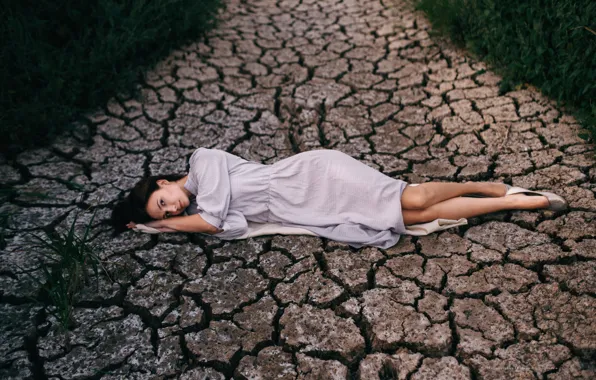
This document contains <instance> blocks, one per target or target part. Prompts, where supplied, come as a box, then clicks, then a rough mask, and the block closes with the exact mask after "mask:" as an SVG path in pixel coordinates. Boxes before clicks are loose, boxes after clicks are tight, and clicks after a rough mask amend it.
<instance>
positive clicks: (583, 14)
mask: <svg viewBox="0 0 596 380" xmlns="http://www.w3.org/2000/svg"><path fill="white" fill-rule="evenodd" d="M418 8H420V9H422V10H424V11H425V12H426V13H427V15H428V17H429V20H430V21H431V22H432V24H433V26H434V28H435V29H436V30H438V31H439V32H443V33H446V34H448V35H449V36H450V37H451V38H452V39H453V40H454V41H455V42H456V43H458V44H459V45H460V46H465V47H466V48H468V49H469V50H471V51H472V52H473V53H475V54H477V55H478V56H479V57H480V58H481V59H484V60H486V61H487V62H489V63H490V64H492V65H493V66H495V68H496V69H497V71H499V72H500V74H502V75H503V79H504V80H503V86H502V87H503V88H504V89H507V88H511V87H513V85H514V84H516V83H526V82H527V83H531V84H533V85H535V86H537V87H539V88H540V89H541V90H542V92H543V93H544V94H546V95H548V96H550V97H551V98H553V99H556V100H557V101H559V102H561V103H562V104H563V105H566V106H568V107H569V109H570V110H571V111H572V112H574V113H575V115H576V116H577V118H578V119H579V120H580V121H581V122H582V123H583V124H584V126H585V127H586V128H587V129H588V130H589V131H590V132H591V134H592V139H593V140H594V141H596V2H595V1H593V0H562V1H555V0H527V1H518V0H419V2H418Z"/></svg>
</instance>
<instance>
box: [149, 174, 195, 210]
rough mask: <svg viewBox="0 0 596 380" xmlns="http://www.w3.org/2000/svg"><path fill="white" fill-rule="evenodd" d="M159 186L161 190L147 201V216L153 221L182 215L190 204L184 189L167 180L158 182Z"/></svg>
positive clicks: (156, 191) (155, 192)
mask: <svg viewBox="0 0 596 380" xmlns="http://www.w3.org/2000/svg"><path fill="white" fill-rule="evenodd" d="M157 184H158V185H159V189H157V190H155V191H154V192H153V194H151V196H150V197H149V200H148V201H147V214H149V216H150V217H152V218H153V219H165V218H167V217H169V216H174V215H180V214H182V212H183V211H184V209H185V208H187V207H188V205H189V204H190V200H189V199H188V195H186V193H185V192H184V190H183V189H182V187H181V186H180V185H179V184H178V183H176V182H168V181H166V180H165V179H160V180H158V181H157Z"/></svg>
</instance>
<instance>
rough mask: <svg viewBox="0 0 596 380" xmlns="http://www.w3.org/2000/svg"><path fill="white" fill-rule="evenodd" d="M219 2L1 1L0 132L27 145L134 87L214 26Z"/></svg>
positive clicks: (6, 138) (6, 141) (10, 141)
mask: <svg viewBox="0 0 596 380" xmlns="http://www.w3.org/2000/svg"><path fill="white" fill-rule="evenodd" d="M220 6H221V0H87V1H75V0H35V1H31V0H24V1H23V0H6V1H3V2H2V4H1V5H0V7H1V8H0V15H1V16H2V23H0V48H1V50H0V54H1V55H0V59H1V62H2V65H3V67H2V70H0V80H1V82H0V112H1V115H0V132H1V133H2V135H3V141H0V146H3V147H4V148H6V147H7V146H8V144H20V145H28V144H30V143H31V142H34V141H38V142H39V141H43V140H45V139H47V138H48V137H51V136H52V135H54V134H55V133H57V132H59V131H60V130H62V129H63V128H64V127H65V126H66V125H67V124H68V123H69V121H70V120H72V119H73V118H75V117H76V116H77V115H78V114H80V113H81V112H83V111H85V110H88V109H90V108H93V107H96V106H98V105H102V104H104V103H105V102H106V100H107V99H108V98H109V97H111V96H113V95H114V94H116V93H118V92H120V91H128V90H130V89H131V88H132V86H133V84H134V83H135V82H137V81H138V79H139V75H140V73H141V72H142V70H143V68H146V67H147V66H148V65H150V64H152V63H154V62H155V61H156V60H157V59H159V58H160V57H163V56H164V54H166V53H167V52H168V51H169V49H170V48H172V47H176V46H177V45H179V44H181V43H183V42H185V41H186V40H188V39H193V38H197V37H198V36H199V35H201V34H202V33H203V32H204V31H205V30H207V29H209V28H210V27H212V26H213V23H214V19H215V16H216V14H217V11H218V9H219V7H220Z"/></svg>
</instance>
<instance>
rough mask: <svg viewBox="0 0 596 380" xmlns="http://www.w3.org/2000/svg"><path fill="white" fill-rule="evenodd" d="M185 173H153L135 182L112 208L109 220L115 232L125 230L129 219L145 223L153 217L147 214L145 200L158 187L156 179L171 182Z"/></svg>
mask: <svg viewBox="0 0 596 380" xmlns="http://www.w3.org/2000/svg"><path fill="white" fill-rule="evenodd" d="M185 175H186V174H167V175H154V176H151V177H146V178H143V179H142V180H140V181H139V182H137V184H136V185H135V186H134V187H133V189H132V190H131V191H130V194H128V196H127V197H126V198H125V199H124V200H122V201H120V202H118V203H117V204H116V205H115V206H114V209H113V210H112V217H111V219H110V222H111V224H112V226H113V227H114V230H115V234H119V233H121V232H124V231H126V230H127V227H126V225H127V224H128V223H129V222H131V221H132V222H135V223H146V222H149V221H151V220H153V218H152V217H150V216H149V214H147V202H148V201H149V197H150V196H151V194H153V192H154V191H155V190H157V189H159V185H158V184H157V181H158V180H160V179H165V180H167V181H170V182H173V181H177V180H179V179H181V178H182V177H184V176H185Z"/></svg>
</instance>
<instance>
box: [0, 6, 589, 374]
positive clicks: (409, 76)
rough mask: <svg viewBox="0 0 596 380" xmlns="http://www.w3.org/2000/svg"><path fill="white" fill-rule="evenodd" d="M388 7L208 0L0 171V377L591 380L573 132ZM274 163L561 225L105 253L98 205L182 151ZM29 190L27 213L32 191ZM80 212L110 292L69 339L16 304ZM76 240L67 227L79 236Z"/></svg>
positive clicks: (45, 317) (404, 10) (549, 109)
mask: <svg viewBox="0 0 596 380" xmlns="http://www.w3.org/2000/svg"><path fill="white" fill-rule="evenodd" d="M429 31H430V26H429V24H428V22H427V20H426V19H425V18H424V17H423V16H422V15H421V14H419V13H416V12H414V11H413V10H412V8H411V7H410V6H409V5H408V3H406V2H402V1H399V0H395V1H379V0H361V1H355V0H352V1H349V0H343V1H339V0H302V1H297V0H288V1H266V0H264V1H252V0H250V1H239V0H229V1H227V9H226V10H225V11H224V12H222V14H221V16H220V23H219V25H218V27H217V29H216V30H214V31H213V32H212V33H211V34H210V35H209V36H208V38H206V39H205V40H204V41H199V42H196V43H193V44H191V45H188V46H185V47H183V48H180V49H179V50H176V51H174V52H172V54H171V56H170V57H168V58H167V59H165V60H164V61H163V62H161V63H160V64H159V65H158V66H157V67H156V68H155V69H153V70H151V71H149V72H148V73H147V74H146V76H145V79H144V81H143V82H142V83H141V84H140V94H139V95H136V96H132V97H129V96H126V95H121V96H118V97H116V98H114V99H113V100H112V101H110V102H109V103H108V104H107V105H106V106H105V108H104V109H101V110H98V111H97V112H94V113H92V114H90V115H88V116H87V117H86V119H85V120H83V121H81V123H80V125H78V126H77V129H76V130H75V131H74V132H71V133H69V134H66V135H64V136H62V137H61V138H60V139H58V140H57V141H56V142H55V143H54V144H53V145H52V146H51V147H48V148H43V149H37V150H31V151H26V152H23V153H21V154H19V155H18V156H17V157H15V158H14V159H10V160H9V159H6V158H0V173H2V175H1V176H0V182H1V183H2V185H3V186H4V187H12V188H14V189H15V190H16V192H15V193H13V194H12V195H11V194H8V193H6V194H4V193H3V194H2V195H0V199H1V202H2V205H1V206H0V207H1V210H2V212H3V213H4V214H5V215H10V217H9V218H8V221H7V229H6V230H5V235H4V239H5V243H6V244H5V247H4V248H3V249H2V251H1V252H0V377H1V378H3V379H23V378H35V379H64V380H68V379H99V378H101V379H181V380H191V379H229V378H237V379H394V378H395V379H413V380H419V379H503V378H515V379H548V380H554V379H572V378H573V379H577V378H583V379H594V378H596V373H595V369H596V360H595V357H596V317H595V316H596V299H595V296H596V261H595V259H596V199H595V198H594V192H595V191H596V165H595V161H594V158H593V153H592V152H593V147H592V146H590V145H587V144H585V142H584V141H583V140H581V139H580V138H579V137H577V136H578V130H579V128H580V127H579V125H578V124H577V122H576V121H575V120H574V119H573V118H572V117H570V116H569V115H566V114H564V113H563V112H562V111H561V110H560V109H558V108H557V107H556V105H555V103H554V102H553V101H551V100H549V99H547V98H545V97H544V96H543V95H541V94H540V93H539V92H537V91H536V90H533V89H531V88H526V89H519V90H516V91H512V92H507V93H501V92H500V91H499V82H500V78H499V77H498V76H497V75H495V74H494V73H492V72H491V71H490V70H488V69H487V68H486V66H485V64H483V63H482V62H478V61H475V60H474V59H472V58H470V57H469V56H467V55H466V53H465V52H462V51H459V50H456V49H454V48H453V47H452V46H450V45H448V44H446V43H445V42H441V41H438V40H435V39H433V38H430V37H429ZM201 146H203V147H210V148H219V149H223V150H226V151H228V152H231V153H234V154H237V155H239V156H241V157H244V158H246V159H250V160H255V161H259V162H263V163H273V162H275V161H277V160H280V159H282V158H285V157H288V156H291V155H293V154H296V153H298V152H302V151H307V150H312V149H337V150H341V151H343V152H345V153H347V154H349V155H351V156H353V157H355V158H357V159H359V160H361V161H363V162H365V163H366V164H368V165H370V166H372V167H374V168H376V169H378V170H380V171H382V172H383V173H385V174H387V175H390V176H393V177H396V178H401V179H404V180H406V181H409V182H415V183H419V182H423V181H430V180H434V181H458V182H462V181H468V180H481V181H498V182H506V183H509V184H513V185H517V186H523V187H527V188H531V189H551V190H553V191H555V192H557V193H560V194H561V195H563V196H564V197H565V198H566V199H567V200H568V201H569V203H570V209H569V210H568V211H566V212H563V213H552V212H549V211H536V212H502V213H496V214H491V215H489V216H486V217H482V218H474V219H470V221H469V222H470V224H469V225H468V226H465V227H460V228H459V229H454V230H450V231H447V232H443V233H439V234H433V235H430V236H425V237H420V238H412V237H403V238H402V239H401V241H400V242H399V243H398V244H397V245H396V246H395V247H393V248H391V249H388V250H379V249H375V248H365V249H361V250H353V249H350V248H349V247H348V246H346V245H344V244H340V243H336V242H332V241H326V240H323V239H318V238H313V237H299V236H298V237H297V236H292V237H284V236H274V237H263V238H256V239H249V240H247V241H236V242H223V241H219V240H218V239H215V238H212V237H208V236H202V235H192V234H169V235H165V234H164V235H160V236H149V235H143V234H134V233H132V232H127V233H125V234H123V235H121V236H120V237H118V238H113V237H112V236H111V230H110V228H109V227H108V226H107V225H106V224H105V221H106V219H107V218H108V216H109V212H110V206H111V205H112V204H113V203H114V202H115V201H116V200H117V198H118V196H119V195H121V194H123V193H124V192H126V191H127V190H129V189H130V188H131V187H132V186H133V184H134V183H135V182H136V181H137V180H138V179H140V178H141V177H142V176H144V175H148V174H153V175H155V174H164V173H170V172H184V171H185V170H186V169H187V160H188V158H189V156H190V155H191V154H192V152H193V151H194V149H196V148H197V147H201ZM39 193H42V194H44V195H45V196H39ZM89 206H95V207H97V209H98V212H97V215H96V218H95V220H94V222H93V224H94V229H93V244H94V245H95V246H96V247H97V250H98V252H99V254H100V256H101V258H102V260H103V261H104V265H105V267H106V270H107V272H108V273H109V278H108V276H107V275H102V278H101V279H100V281H99V283H98V284H95V283H93V284H91V285H90V286H89V287H88V288H86V289H85V290H84V291H83V293H82V295H81V297H80V299H79V300H78V302H77V305H76V307H75V310H74V315H73V319H74V321H75V324H74V326H73V328H72V329H71V330H70V331H68V332H66V333H65V332H62V331H60V329H59V328H58V323H57V321H56V319H55V318H54V317H53V316H52V313H51V310H50V309H49V308H48V307H47V306H46V305H44V304H43V303H42V304H40V303H35V302H32V297H35V296H36V294H37V285H36V282H35V281H36V280H35V279H36V278H40V277H41V274H42V273H41V269H40V265H39V260H40V257H39V255H37V254H36V253H35V252H33V251H31V250H30V249H28V248H27V247H28V240H27V239H28V238H29V237H30V233H31V232H33V233H37V234H45V233H49V232H51V231H59V230H63V229H65V228H68V227H69V226H70V223H72V220H73V218H74V217H75V215H77V214H79V221H80V222H81V223H83V222H87V221H89V220H90V215H89V213H84V211H85V210H86V209H87V208H88V207H89ZM81 229H82V227H81Z"/></svg>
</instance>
